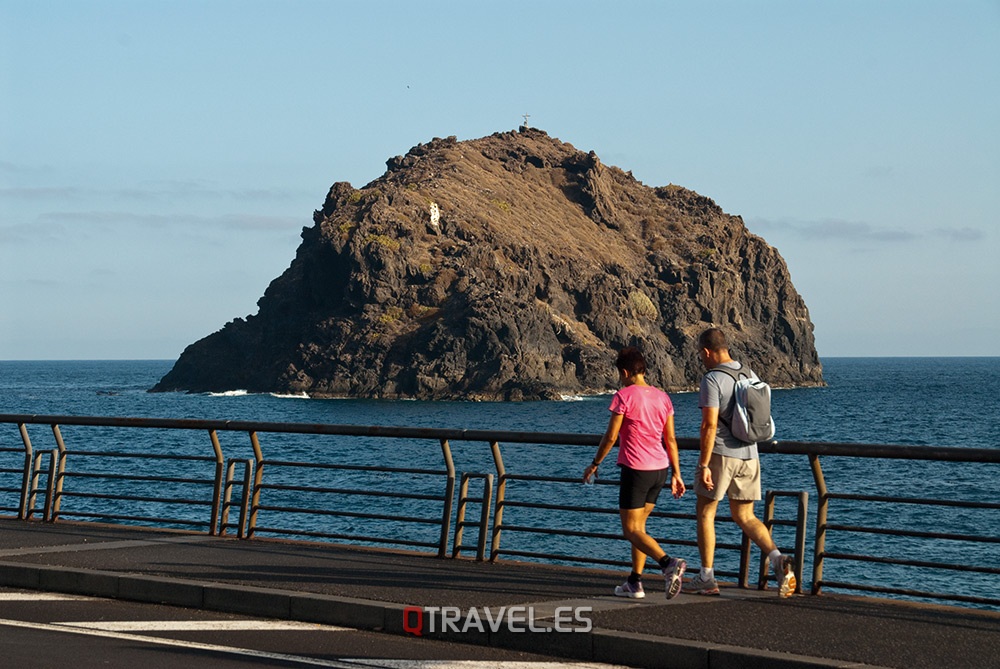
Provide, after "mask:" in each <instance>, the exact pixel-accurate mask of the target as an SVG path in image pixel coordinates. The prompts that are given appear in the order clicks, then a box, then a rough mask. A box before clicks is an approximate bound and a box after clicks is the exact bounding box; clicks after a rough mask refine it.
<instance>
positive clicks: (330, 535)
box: [254, 527, 438, 549]
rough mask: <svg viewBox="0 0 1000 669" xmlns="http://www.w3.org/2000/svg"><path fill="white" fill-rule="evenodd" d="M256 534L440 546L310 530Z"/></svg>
mask: <svg viewBox="0 0 1000 669" xmlns="http://www.w3.org/2000/svg"><path fill="white" fill-rule="evenodd" d="M254 532H255V533H256V534H260V533H261V532H266V533H269V534H283V535H285V536H293V535H294V536H303V537H321V538H324V539H349V540H353V541H370V542H372V543H380V544H399V545H402V546H421V547H424V548H435V549H436V548H437V547H438V544H437V543H436V542H428V541H416V540H414V539H386V538H385V537H369V536H364V535H361V534H339V533H332V532H314V531H309V530H291V529H282V528H278V527H257V528H256V529H255V530H254Z"/></svg>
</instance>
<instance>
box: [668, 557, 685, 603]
mask: <svg viewBox="0 0 1000 669" xmlns="http://www.w3.org/2000/svg"><path fill="white" fill-rule="evenodd" d="M685 569H687V562H685V561H684V560H681V559H680V558H670V560H669V561H668V562H667V566H666V567H664V568H663V576H664V577H665V578H666V579H667V599H673V598H674V597H676V596H677V595H678V594H679V593H680V591H681V585H683V583H684V582H683V580H682V579H683V578H684V570H685Z"/></svg>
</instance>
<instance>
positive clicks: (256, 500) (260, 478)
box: [246, 430, 264, 538]
mask: <svg viewBox="0 0 1000 669" xmlns="http://www.w3.org/2000/svg"><path fill="white" fill-rule="evenodd" d="M250 445H251V446H252V447H253V457H254V465H255V471H254V475H253V504H251V506H250V522H249V523H248V524H247V534H246V538H252V537H253V533H254V530H256V529H257V511H258V510H259V509H260V486H261V483H263V482H264V452H263V451H261V449H260V440H259V439H257V432H256V430H254V431H251V432H250Z"/></svg>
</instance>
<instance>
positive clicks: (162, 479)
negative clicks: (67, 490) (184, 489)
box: [59, 471, 215, 485]
mask: <svg viewBox="0 0 1000 669" xmlns="http://www.w3.org/2000/svg"><path fill="white" fill-rule="evenodd" d="M59 476H62V477H64V478H75V479H119V480H121V479H125V480H129V481H149V482H153V483H185V484H190V485H213V484H214V483H215V481H213V480H212V479H181V478H174V477H170V476H145V475H142V474H112V473H111V472H73V471H65V472H63V473H61V474H59Z"/></svg>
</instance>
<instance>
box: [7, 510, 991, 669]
mask: <svg viewBox="0 0 1000 669" xmlns="http://www.w3.org/2000/svg"><path fill="white" fill-rule="evenodd" d="M625 551H626V546H625V543H624V542H622V552H623V554H624V553H625ZM622 579H623V574H622V573H619V572H610V571H605V570H598V569H584V568H579V567H554V566H547V565H537V564H530V563H523V562H500V563H497V564H489V563H477V562H474V561H472V560H468V559H462V560H451V559H438V558H435V557H431V556H427V555H420V554H414V553H409V552H402V551H390V550H380V549H365V548H356V547H344V546H334V545H325V544H311V543H308V544H307V543H293V542H278V541H273V540H251V541H247V540H242V541H241V540H236V539H231V538H218V537H207V536H204V535H195V534H187V533H179V532H165V531H152V530H143V529H132V528H122V527H106V526H96V525H87V524H75V523H58V524H48V523H38V522H30V523H26V522H22V521H17V520H0V586H5V587H14V588H26V589H36V590H46V591H54V592H62V593H71V594H81V595H90V596H98V597H110V598H121V599H129V600H135V601H143V602H156V603H165V604H171V605H177V606H189V607H197V608H204V609H212V610H218V611H226V612H231V613H242V614H248V615H254V616H263V617H271V618H281V619H294V620H300V621H307V622H317V623H324V624H335V625H345V626H351V627H357V628H361V629H369V630H381V631H384V632H386V633H394V634H406V633H407V632H406V631H405V630H404V627H410V628H411V629H412V628H413V627H414V625H415V622H416V617H417V616H415V614H414V612H412V611H411V613H410V614H409V615H404V610H405V609H406V608H407V607H425V608H426V607H459V608H460V609H461V611H462V617H461V618H460V619H459V620H458V622H457V624H456V627H459V628H461V627H465V628H466V629H467V631H465V632H461V631H456V630H455V629H449V630H448V631H447V632H440V631H438V628H439V627H440V626H441V621H440V620H438V621H436V628H435V632H434V633H430V630H429V624H428V623H429V621H430V615H431V614H430V613H426V614H425V615H424V622H425V630H424V631H425V636H433V637H434V638H443V639H446V640H449V641H455V642H460V643H471V644H490V645H493V646H499V647H505V648H512V649H518V650H524V651H530V652H535V653H542V654H548V655H552V656H556V657H560V658H569V659H576V660H581V661H598V662H607V663H612V664H624V665H630V666H641V667H671V668H678V669H687V668H691V669H727V668H730V667H733V668H735V667H740V668H752V667H769V668H778V669H781V668H785V667H787V668H792V667H866V666H869V667H900V668H904V667H905V668H906V669H920V668H922V667H927V668H930V667H942V666H944V667H949V669H958V668H960V667H984V666H994V667H996V666H1000V613H995V612H984V611H979V610H973V609H965V608H955V607H943V606H925V605H916V604H907V603H899V602H890V601H886V600H879V599H874V598H861V597H846V596H835V595H823V596H821V597H811V596H796V597H793V598H791V599H780V598H778V596H777V594H776V593H775V592H774V591H770V592H758V591H756V590H752V591H751V590H739V589H737V588H724V589H723V592H722V595H721V596H720V597H701V596H696V595H688V594H681V595H680V596H679V597H678V598H677V599H675V600H673V601H670V602H668V601H666V599H665V598H664V596H663V578H662V577H661V576H659V575H658V574H656V573H655V572H648V573H647V578H646V579H645V584H646V590H647V596H646V598H645V599H644V600H622V599H620V598H616V597H614V596H612V595H611V592H612V590H613V588H614V586H615V585H616V584H618V583H619V582H620V581H621V580H622ZM512 606H520V607H529V608H527V609H515V611H516V612H521V613H520V615H523V612H524V611H526V610H530V612H531V613H532V614H533V620H534V627H535V628H536V629H538V628H543V627H546V626H553V625H554V624H555V618H554V616H555V615H556V614H557V609H559V610H560V611H561V612H562V613H561V614H560V615H561V616H562V618H561V619H562V620H564V621H565V620H567V619H572V617H573V616H574V613H572V612H574V611H579V612H582V613H577V614H576V615H578V616H579V615H583V616H585V617H586V618H587V619H589V621H590V627H591V629H590V630H589V631H586V632H568V633H555V632H551V633H545V632H541V631H527V630H525V629H524V628H525V626H526V622H524V621H518V620H517V619H513V620H511V621H506V622H505V623H504V624H495V625H491V623H490V621H488V620H487V619H486V618H485V617H483V616H482V615H479V614H484V613H486V607H489V610H490V612H492V613H497V612H499V607H507V609H506V610H508V611H509V610H510V608H509V607H512ZM564 607H565V608H564ZM576 607H589V610H587V609H579V608H576ZM472 608H474V609H476V614H477V618H481V619H482V620H481V622H482V624H481V625H476V624H472V623H474V622H476V621H475V620H473V621H471V623H470V617H469V609H472ZM570 622H573V621H572V620H570ZM575 622H576V623H577V624H580V623H581V621H580V620H579V619H578V620H577V621H575ZM508 623H509V624H508ZM560 626H561V627H567V626H568V623H566V624H561V625H560ZM584 626H586V625H584ZM491 627H495V628H496V630H495V631H494V630H493V629H491ZM481 629H482V631H481Z"/></svg>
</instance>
